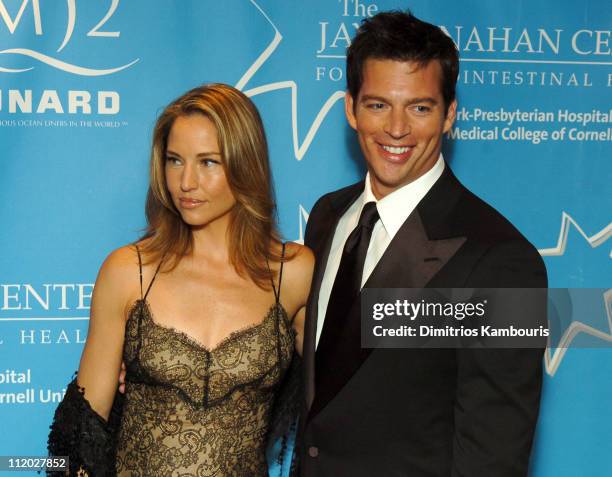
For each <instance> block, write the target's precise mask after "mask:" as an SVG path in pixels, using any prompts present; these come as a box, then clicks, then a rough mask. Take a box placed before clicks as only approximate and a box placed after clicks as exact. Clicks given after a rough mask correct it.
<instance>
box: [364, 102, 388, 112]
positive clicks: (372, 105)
mask: <svg viewBox="0 0 612 477" xmlns="http://www.w3.org/2000/svg"><path fill="white" fill-rule="evenodd" d="M366 107H367V108H368V109H373V110H375V111H379V110H381V109H383V108H384V107H385V104H384V103H368V104H367V105H366Z"/></svg>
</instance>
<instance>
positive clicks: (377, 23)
mask: <svg viewBox="0 0 612 477" xmlns="http://www.w3.org/2000/svg"><path fill="white" fill-rule="evenodd" d="M369 58H373V59H378V60H395V61H411V62H415V63H417V64H418V65H420V66H421V67H423V66H426V65H427V64H428V63H429V62H430V61H433V60H438V61H439V62H440V66H441V67H442V78H441V85H440V88H441V90H442V97H443V98H444V106H445V111H447V110H448V107H449V105H450V104H451V102H452V101H453V100H454V99H455V87H456V84H457V77H458V75H459V53H458V51H457V48H456V47H455V44H454V43H453V40H452V39H451V38H450V37H449V36H448V35H446V34H445V33H444V32H443V31H442V30H441V29H440V28H439V27H437V26H435V25H432V24H431V23H427V22H424V21H422V20H419V19H418V18H417V17H415V16H414V15H412V13H410V12H400V11H390V12H381V13H378V14H377V15H375V16H373V17H371V18H366V19H364V20H363V21H362V22H361V26H360V27H359V29H358V30H357V35H356V36H355V38H354V39H353V42H352V43H351V46H349V48H348V50H347V56H346V80H347V88H348V91H349V93H350V95H351V96H352V97H353V98H354V99H357V95H358V94H359V90H360V89H361V84H362V82H363V66H364V64H365V62H366V60H367V59H369Z"/></svg>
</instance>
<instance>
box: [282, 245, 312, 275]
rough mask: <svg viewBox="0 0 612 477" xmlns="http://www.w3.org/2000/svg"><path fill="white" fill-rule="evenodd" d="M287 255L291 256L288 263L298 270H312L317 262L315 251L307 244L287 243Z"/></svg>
mask: <svg viewBox="0 0 612 477" xmlns="http://www.w3.org/2000/svg"><path fill="white" fill-rule="evenodd" d="M285 255H286V256H287V257H288V258H289V260H288V261H287V265H289V266H290V267H292V268H296V269H297V271H298V272H308V271H310V272H312V269H313V267H314V263H315V257H314V253H312V250H310V249H309V248H308V247H306V246H305V245H301V244H299V243H296V242H287V243H286V244H285Z"/></svg>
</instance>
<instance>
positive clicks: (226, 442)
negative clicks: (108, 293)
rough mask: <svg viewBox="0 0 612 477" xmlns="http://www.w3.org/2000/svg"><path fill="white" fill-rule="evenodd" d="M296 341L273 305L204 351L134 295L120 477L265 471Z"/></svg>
mask: <svg viewBox="0 0 612 477" xmlns="http://www.w3.org/2000/svg"><path fill="white" fill-rule="evenodd" d="M294 339H295V337H294V331H293V329H292V327H291V324H290V323H289V321H288V319H287V315H286V313H285V310H284V309H283V307H282V305H280V303H277V304H275V305H274V306H272V307H271V309H270V311H269V312H268V314H267V315H266V316H265V318H264V319H263V321H262V322H260V323H259V324H257V325H254V326H250V327H247V328H245V329H242V330H239V331H237V332H235V333H232V334H231V335H230V336H229V337H228V338H226V339H225V340H223V341H222V342H221V343H220V344H219V345H218V346H216V347H215V348H212V349H207V348H205V347H204V346H202V345H201V344H199V343H198V342H197V341H194V340H193V339H191V338H190V337H189V336H187V335H185V334H184V333H182V332H180V331H177V330H174V329H172V328H167V327H164V326H161V325H159V324H157V323H156V322H155V321H154V319H153V316H152V314H151V311H150V309H149V306H148V304H147V303H146V301H145V300H144V299H143V300H138V301H137V302H136V303H135V305H134V306H133V308H132V310H131V312H130V316H129V319H128V321H127V324H126V340H125V345H124V361H125V362H126V363H127V369H128V372H127V376H126V381H127V385H126V404H125V409H124V414H123V420H122V425H121V431H120V435H119V445H118V449H119V451H118V455H117V470H118V473H119V475H130V476H145V475H151V476H152V475H156V476H157V475H168V476H172V475H177V476H178V475H180V476H231V475H237V476H260V475H261V476H264V475H267V465H266V461H265V445H266V437H267V435H268V430H269V429H268V427H269V422H270V414H271V408H272V403H273V401H274V396H275V393H276V392H277V390H278V386H279V383H280V382H281V379H282V378H283V375H284V373H285V371H286V370H287V368H288V367H289V364H290V362H291V359H292V354H293V349H294Z"/></svg>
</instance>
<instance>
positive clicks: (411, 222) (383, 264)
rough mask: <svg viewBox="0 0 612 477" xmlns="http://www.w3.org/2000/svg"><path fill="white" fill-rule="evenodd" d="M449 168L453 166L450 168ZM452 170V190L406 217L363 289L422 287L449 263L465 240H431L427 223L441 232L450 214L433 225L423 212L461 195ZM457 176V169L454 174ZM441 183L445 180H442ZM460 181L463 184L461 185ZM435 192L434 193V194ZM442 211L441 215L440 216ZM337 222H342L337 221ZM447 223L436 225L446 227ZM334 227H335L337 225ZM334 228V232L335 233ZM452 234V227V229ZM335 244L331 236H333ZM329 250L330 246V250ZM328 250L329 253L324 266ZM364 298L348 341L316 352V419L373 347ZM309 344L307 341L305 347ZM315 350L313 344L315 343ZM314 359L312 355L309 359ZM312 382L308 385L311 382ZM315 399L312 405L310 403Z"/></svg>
mask: <svg viewBox="0 0 612 477" xmlns="http://www.w3.org/2000/svg"><path fill="white" fill-rule="evenodd" d="M447 169H448V168H447ZM449 173H450V172H447V173H446V174H443V176H442V177H441V178H440V179H441V180H442V181H444V184H443V185H446V186H450V188H446V189H444V188H442V189H441V188H440V187H436V186H437V185H438V184H436V186H434V187H433V188H432V190H430V193H428V195H427V196H426V197H425V198H424V199H423V201H422V204H419V207H417V209H415V210H414V211H413V212H412V214H410V216H409V217H408V219H406V221H405V222H404V224H403V225H402V227H401V228H400V230H399V231H398V232H397V234H396V235H395V237H394V238H393V240H392V241H391V243H390V244H389V246H388V247H387V250H386V251H385V253H384V254H383V256H382V257H381V259H380V261H379V262H378V264H377V265H376V267H375V268H374V270H373V271H372V273H371V275H370V277H369V278H368V280H367V281H366V283H365V284H364V288H423V287H425V286H427V284H428V283H429V282H430V281H431V279H432V278H433V277H434V276H435V275H436V274H437V273H438V272H439V271H440V270H441V269H442V268H443V267H444V266H445V265H446V264H447V263H448V261H449V260H450V259H451V258H452V257H453V256H454V255H455V254H456V253H457V251H458V250H459V248H460V247H461V245H463V243H464V242H465V240H466V238H465V237H462V236H460V235H459V236H458V235H457V234H454V236H453V234H451V235H450V236H449V235H446V236H445V237H444V238H438V239H434V238H430V236H429V235H430V234H428V233H427V230H428V229H427V225H429V227H430V228H431V230H436V225H437V224H436V222H437V219H438V218H439V219H444V218H445V217H446V216H447V214H444V213H440V212H442V211H441V210H436V212H437V214H436V215H435V216H434V217H432V218H430V219H429V222H428V224H427V225H426V222H425V220H424V218H423V217H422V215H423V211H428V207H429V206H428V204H430V203H431V202H432V201H433V202H435V201H436V200H438V199H441V200H444V198H445V197H440V192H443V194H442V195H443V196H446V199H448V201H447V202H446V204H447V205H449V204H452V203H454V200H452V199H456V194H454V192H456V191H455V189H454V188H453V187H452V184H449V183H448V178H447V176H448V175H449ZM450 175H451V176H452V173H450ZM438 182H440V181H438ZM457 184H458V183H457ZM432 193H433V194H432ZM438 213H439V214H438ZM336 223H337V221H336ZM441 229H443V227H437V230H441ZM333 230H335V226H334V229H333ZM333 230H332V233H331V234H330V235H333ZM447 232H448V231H447ZM329 242H330V244H331V238H330V239H329ZM326 252H327V253H328V252H329V247H328V248H327V251H326ZM326 262H327V254H326V255H325V264H326ZM321 269H322V270H320V271H319V272H320V274H321V277H320V279H319V281H318V283H317V290H316V297H317V299H316V301H313V302H312V303H311V306H310V313H309V317H310V319H311V321H315V325H314V328H315V333H316V318H317V316H316V315H317V307H318V292H319V287H320V284H321V281H320V280H322V275H323V272H324V269H325V266H324V265H323V266H322V267H321ZM360 298H361V297H360V296H358V297H357V299H356V300H355V302H354V303H353V305H352V307H351V309H350V310H347V313H349V314H350V316H349V319H348V321H347V323H348V324H347V327H346V330H345V331H344V332H343V339H342V341H341V342H339V343H338V344H337V346H336V347H335V348H334V349H333V350H330V351H329V352H328V353H320V352H317V353H316V356H315V360H314V361H315V362H316V369H318V370H324V371H322V372H321V371H320V372H319V373H318V374H317V373H316V372H315V373H309V374H310V376H312V375H313V374H314V375H315V376H314V377H315V383H316V384H315V387H314V400H313V401H312V405H311V407H310V413H309V419H312V418H313V417H314V416H315V415H316V414H318V412H319V411H321V410H322V409H323V408H324V407H325V406H326V405H327V404H328V403H329V402H330V401H331V400H332V399H333V397H334V396H336V395H337V394H338V393H339V392H340V390H341V389H342V388H343V387H344V385H345V384H346V383H347V382H348V380H349V379H350V378H351V377H352V376H353V375H354V374H355V372H357V370H358V369H359V368H360V367H361V366H362V364H363V363H364V361H365V360H366V359H367V358H368V357H369V356H370V354H371V352H372V351H373V350H372V349H369V348H362V347H361V321H360V320H361V316H360V315H361V299H360ZM305 346H306V345H305ZM312 349H314V342H313V347H312ZM310 361H311V362H312V361H313V360H312V359H311V360H310ZM307 386H308V384H307ZM310 402H311V401H310V400H309V401H308V403H309V404H310Z"/></svg>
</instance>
